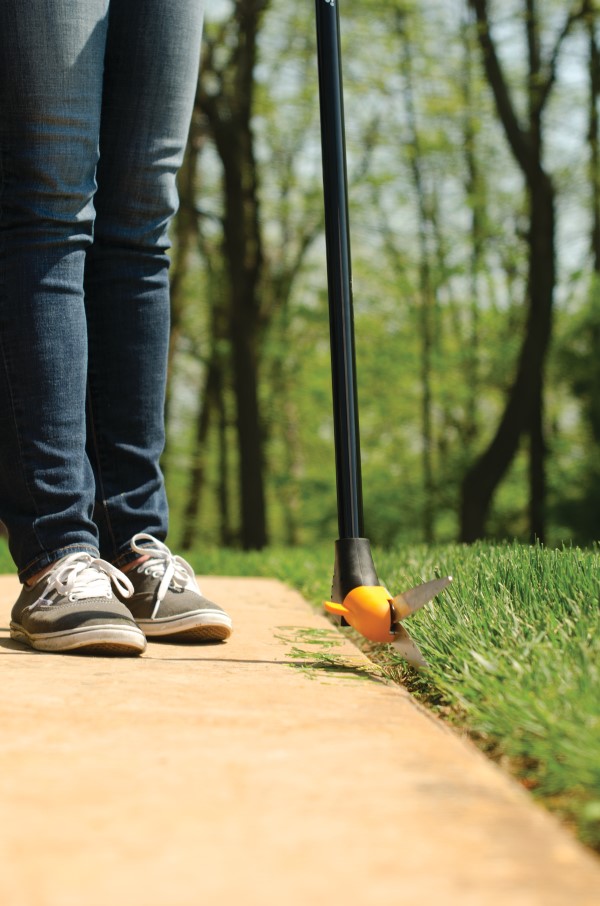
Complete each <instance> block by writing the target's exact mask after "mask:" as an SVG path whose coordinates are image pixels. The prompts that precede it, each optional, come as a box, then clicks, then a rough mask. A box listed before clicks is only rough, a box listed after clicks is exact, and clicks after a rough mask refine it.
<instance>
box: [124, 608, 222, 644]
mask: <svg viewBox="0 0 600 906" xmlns="http://www.w3.org/2000/svg"><path fill="white" fill-rule="evenodd" d="M136 623H137V625H138V626H139V627H140V629H141V630H142V632H143V633H144V635H145V636H146V638H153V639H160V638H169V639H171V640H172V641H177V640H178V639H181V640H183V641H190V642H192V641H194V642H224V641H225V639H228V638H229V636H230V635H231V632H232V629H233V626H232V622H231V620H230V618H229V617H228V616H227V614H225V613H222V612H220V611H215V610H213V611H210V610H208V611H207V610H202V611H197V612H196V613H194V612H192V613H186V614H183V615H179V616H174V617H159V618H158V619H155V620H136Z"/></svg>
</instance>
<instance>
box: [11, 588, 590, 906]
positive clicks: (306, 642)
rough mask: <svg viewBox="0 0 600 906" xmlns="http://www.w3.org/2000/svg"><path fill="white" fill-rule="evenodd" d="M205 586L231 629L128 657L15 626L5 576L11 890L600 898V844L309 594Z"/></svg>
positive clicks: (312, 897) (231, 897) (321, 900)
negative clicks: (408, 687)
mask: <svg viewBox="0 0 600 906" xmlns="http://www.w3.org/2000/svg"><path fill="white" fill-rule="evenodd" d="M203 586H204V590H205V591H206V593H207V594H209V595H210V596H212V597H214V599H216V600H218V601H221V602H223V603H224V604H226V605H227V607H228V609H229V610H230V611H231V613H232V614H233V616H234V619H235V624H236V632H235V634H234V635H233V636H232V638H231V639H230V641H229V642H228V643H226V644H217V645H206V646H203V647H198V646H191V645H187V646H185V645H167V644H157V643H154V644H152V645H149V647H148V651H147V653H146V654H145V655H144V656H143V657H142V658H140V659H117V658H96V657H83V656H74V655H71V656H61V655H47V654H39V653H36V652H31V651H28V650H25V649H24V648H22V647H21V646H19V645H17V644H16V643H12V642H11V641H10V639H9V634H8V623H9V612H10V604H11V601H12V600H13V597H14V596H15V593H16V588H17V586H16V582H15V580H14V579H9V578H4V579H0V689H1V690H2V695H1V700H0V903H1V904H2V906H199V904H202V906H213V904H214V906H217V904H218V906H229V904H232V906H233V904H235V906H238V904H239V906H271V904H283V906H296V904H298V906H300V904H302V906H315V904H316V906H320V904H337V903H343V904H344V906H371V904H377V906H378V904H382V906H383V904H385V906H397V904H401V903H421V904H426V906H428V904H441V906H448V904H451V906H454V904H457V906H458V904H460V906H487V904H498V906H500V904H502V906H506V904H509V903H510V904H511V906H534V904H535V906H537V904H539V906H554V904H557V906H558V904H560V906H563V904H565V906H567V904H568V906H574V904H590V906H591V904H596V906H597V904H598V903H600V862H599V861H598V860H596V859H595V858H594V857H593V856H591V855H590V854H588V853H587V852H586V851H585V850H584V849H583V848H581V847H579V846H578V845H577V844H576V843H575V842H573V841H572V840H571V838H570V837H569V836H568V835H567V833H566V832H564V831H563V830H561V829H560V828H559V827H558V825H556V824H555V822H554V821H553V820H552V819H551V818H550V817H549V816H547V815H546V814H545V813H543V812H542V811H541V810H540V809H538V808H537V807H535V806H534V805H532V804H531V802H530V801H529V799H528V798H527V796H526V795H525V794H524V793H523V792H522V791H521V790H520V789H519V788H518V787H517V785H516V784H513V783H512V782H511V781H509V780H507V779H506V778H505V777H504V776H502V775H501V774H500V772H499V771H498V770H497V769H496V768H495V767H494V766H493V765H490V764H489V763H488V762H487V761H486V760H485V759H484V758H483V756H481V755H480V754H479V753H478V752H477V751H476V750H475V749H474V748H473V747H472V746H471V745H470V744H468V743H467V742H466V741H464V740H461V739H460V738H458V736H456V735H455V734H453V733H451V732H450V731H448V730H447V729H445V728H444V727H443V726H442V725H441V724H440V723H439V722H438V721H436V720H434V719H433V718H431V717H429V716H428V715H426V714H425V713H424V712H423V711H422V710H421V709H420V708H419V707H418V706H417V705H415V703H414V702H413V700H412V699H411V698H410V696H409V695H408V694H406V693H405V692H404V691H403V690H401V689H399V688H398V687H396V686H391V685H388V684H387V683H385V682H382V681H381V679H380V678H378V677H377V674H376V671H375V670H374V669H373V668H372V667H371V666H370V664H369V662H368V661H367V660H366V659H365V658H364V657H363V656H362V655H361V654H359V653H358V652H357V650H356V649H355V648H354V647H353V646H352V645H350V644H349V643H348V642H346V641H342V639H341V636H340V635H339V634H338V633H337V631H336V630H335V629H333V628H332V627H331V624H330V623H329V622H327V621H326V620H325V619H324V618H323V617H321V616H320V615H317V614H315V613H314V612H313V611H312V610H311V608H310V607H309V606H308V605H307V604H306V603H305V602H304V601H303V600H302V599H301V598H300V596H299V595H297V594H296V593H295V592H293V591H291V590H290V589H288V588H286V587H285V586H284V585H282V584H280V583H278V582H276V581H271V580H263V579H210V580H208V579H207V580H205V581H204V583H203ZM319 639H321V640H325V641H333V642H337V641H342V644H341V645H340V646H338V647H335V646H334V647H332V648H331V649H326V648H324V646H323V645H315V644H313V643H314V642H315V641H318V640H319ZM294 649H296V651H295V652H294ZM302 651H305V652H317V655H316V656H315V655H312V654H311V655H308V656H307V655H304V654H302V653H301V652H302ZM327 652H329V653H330V654H331V655H332V657H333V658H334V663H333V665H332V663H331V662H329V663H328V662H326V661H323V660H322V658H323V654H326V653H327ZM319 653H320V656H319ZM294 655H295V657H296V662H297V664H298V666H293V658H294Z"/></svg>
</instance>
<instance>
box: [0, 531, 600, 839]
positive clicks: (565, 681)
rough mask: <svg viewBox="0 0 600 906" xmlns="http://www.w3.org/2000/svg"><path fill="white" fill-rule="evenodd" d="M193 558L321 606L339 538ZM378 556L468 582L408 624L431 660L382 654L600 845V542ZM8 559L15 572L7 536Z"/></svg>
mask: <svg viewBox="0 0 600 906" xmlns="http://www.w3.org/2000/svg"><path fill="white" fill-rule="evenodd" d="M189 559H190V560H191V562H192V563H193V564H194V566H195V568H196V569H197V571H198V572H200V573H205V574H206V573H213V574H221V575H262V576H274V577H277V578H280V579H282V580H283V581H285V582H288V583H289V584H290V585H292V586H294V587H295V588H297V589H299V591H301V592H302V594H303V595H304V596H305V597H306V598H307V600H308V601H310V602H311V603H312V604H314V605H315V606H321V602H322V601H323V599H324V598H326V597H327V596H328V594H329V587H330V582H331V570H332V562H333V544H331V545H323V546H322V547H321V548H318V549H317V548H314V549H313V548H311V549H304V548H300V549H273V548H269V549H268V550H266V551H264V552H262V553H240V552H235V551H223V550H205V551H203V552H199V553H193V554H191V555H190V556H189ZM374 559H375V563H376V565H377V569H378V572H379V576H380V579H381V581H382V582H384V583H385V584H386V585H387V587H388V588H389V590H390V591H391V592H392V593H394V594H395V593H397V592H399V591H402V590H405V589H406V588H409V587H410V586H412V585H415V584H417V583H418V582H421V581H425V580H427V579H429V578H432V577H434V576H436V575H438V576H439V575H445V574H446V573H450V574H452V575H453V576H454V577H455V581H454V583H453V585H452V586H451V587H450V589H448V590H447V591H445V592H444V593H443V594H442V595H441V596H440V597H439V599H437V600H436V601H435V602H434V603H433V604H430V605H428V606H427V607H426V608H424V609H423V610H422V611H420V612H419V613H418V614H417V615H416V616H414V617H413V618H412V619H410V620H409V621H408V623H407V626H408V628H409V631H410V632H411V635H412V636H413V637H414V639H415V640H416V641H417V642H418V644H419V646H420V647H421V649H422V650H423V653H424V654H425V656H426V658H427V660H428V662H429V665H430V666H429V668H428V669H427V670H426V671H424V672H422V673H419V674H417V673H416V672H414V671H413V670H411V669H410V668H408V667H406V666H405V665H404V663H403V662H402V661H401V660H400V659H399V658H398V657H397V656H395V655H393V654H391V653H390V649H388V648H386V647H384V646H373V645H369V644H368V643H364V647H365V648H366V650H367V651H368V653H369V654H370V656H371V657H373V659H374V660H376V661H377V662H378V663H380V664H382V665H383V666H384V668H385V670H386V672H388V673H389V674H390V675H391V676H392V677H393V678H394V679H396V680H397V681H399V682H402V683H404V684H405V685H407V686H408V687H409V688H410V690H411V691H412V692H413V694H415V695H416V696H417V697H418V698H419V699H420V700H421V701H422V702H423V703H424V704H426V705H427V706H428V707H430V708H432V709H433V710H435V711H436V712H437V713H439V714H441V715H442V716H443V717H444V718H445V719H447V720H449V721H451V722H452V723H454V724H455V725H457V726H458V727H460V728H461V729H462V730H464V731H467V732H468V733H469V734H470V735H471V736H472V738H473V739H474V740H475V741H476V742H477V743H478V745H480V746H481V747H482V748H483V749H484V751H486V752H487V753H488V754H490V755H491V756H492V757H494V758H495V759H497V760H498V761H499V762H500V763H501V764H503V766H504V767H505V768H506V769H508V770H510V771H511V772H513V773H514V774H515V775H516V776H517V777H518V778H519V779H520V780H521V781H522V783H523V784H524V785H525V786H526V787H527V788H528V789H529V790H531V792H532V793H533V795H534V796H536V797H537V798H538V799H540V800H541V801H542V802H544V803H545V804H546V805H547V806H549V807H550V808H551V809H552V810H554V811H556V812H557V813H558V814H560V816H561V817H562V818H563V820H565V821H566V822H567V823H568V824H570V825H571V826H573V828H574V829H575V830H576V832H577V834H578V835H579V837H580V838H581V839H582V840H583V841H584V842H586V843H587V844H589V845H590V846H592V847H594V848H596V849H599V850H600V633H599V629H600V607H599V604H600V600H599V598H600V551H599V550H598V548H596V549H594V550H580V549H577V548H573V549H563V550H545V549H542V548H539V547H527V546H524V545H518V544H506V545H489V544H483V543H481V544H477V545H473V546H472V547H463V546H459V545H446V546H443V547H442V546H440V547H425V546H412V547H407V548H401V549H398V550H395V551H393V552H391V551H377V550H376V551H374ZM0 569H4V570H10V569H11V566H10V559H9V558H8V555H7V554H6V551H5V548H3V547H2V546H1V545H0ZM347 631H349V632H352V631H351V630H347ZM353 638H355V639H356V640H357V641H359V642H361V644H362V640H361V639H360V637H358V636H356V634H354V633H353Z"/></svg>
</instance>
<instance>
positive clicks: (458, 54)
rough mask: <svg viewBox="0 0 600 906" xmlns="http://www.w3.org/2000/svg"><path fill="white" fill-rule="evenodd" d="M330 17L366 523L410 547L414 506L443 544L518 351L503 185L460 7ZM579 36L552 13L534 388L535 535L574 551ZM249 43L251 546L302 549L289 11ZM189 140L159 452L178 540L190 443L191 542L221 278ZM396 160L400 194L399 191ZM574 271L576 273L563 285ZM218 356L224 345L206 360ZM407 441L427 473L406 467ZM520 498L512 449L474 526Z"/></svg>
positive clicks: (210, 169) (547, 35)
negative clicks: (199, 422)
mask: <svg viewBox="0 0 600 906" xmlns="http://www.w3.org/2000/svg"><path fill="white" fill-rule="evenodd" d="M523 9H524V7H523V4H521V3H513V4H511V13H510V14H508V13H507V15H506V17H505V18H503V20H502V27H501V28H498V29H497V32H495V34H496V37H497V38H498V46H499V52H500V55H501V57H502V61H503V63H504V64H505V68H506V70H507V73H508V78H509V83H510V86H511V89H512V90H513V92H514V98H515V103H516V106H517V110H518V111H521V112H523V113H524V112H525V111H526V105H527V98H526V97H525V92H524V88H523V85H524V84H525V83H524V81H523V72H524V69H525V68H526V55H525V54H524V46H523V43H522V39H523V34H524V32H523V22H522V14H523ZM496 13H497V15H498V16H499V17H500V13H499V12H498V10H496ZM563 13H564V11H563V12H562V13H561V10H560V9H559V6H557V5H556V4H547V5H546V4H539V9H538V14H539V16H540V17H541V25H542V28H541V33H542V41H543V46H544V51H545V52H547V51H548V49H549V48H550V47H552V46H553V42H554V41H555V40H556V39H557V36H558V33H559V31H560V25H561V22H562V18H561V16H562V15H563ZM208 15H209V19H208V23H207V34H208V35H209V37H211V38H212V39H213V40H215V39H216V40H217V42H218V37H217V36H218V35H219V30H220V28H221V24H222V20H223V19H225V18H227V16H228V15H229V7H228V6H227V5H225V6H223V5H217V6H215V7H214V8H212V9H211V10H209V13H208ZM341 15H342V23H341V24H342V42H343V53H344V87H345V108H346V132H347V150H348V166H349V201H350V208H351V212H350V214H351V216H350V220H351V228H352V246H353V287H354V301H355V312H356V338H357V360H358V362H357V364H358V392H359V402H360V419H361V433H362V455H363V479H364V499H365V520H366V525H367V531H368V534H369V535H370V537H371V538H372V539H373V540H374V541H375V542H376V543H377V544H380V545H382V546H390V545H394V544H397V543H399V542H408V541H419V540H421V539H422V538H423V537H424V533H425V520H424V513H425V512H426V510H431V511H432V512H433V523H434V524H433V535H434V537H435V539H436V540H438V541H448V540H452V539H454V538H456V537H457V535H458V529H459V526H458V512H459V500H460V487H461V481H462V479H463V477H464V475H465V472H466V470H467V468H468V467H469V465H470V464H471V463H472V462H473V460H474V458H475V457H477V456H478V455H479V454H480V453H481V452H482V451H483V450H484V449H485V447H486V446H487V445H488V443H489V441H490V439H491V438H492V437H493V434H494V432H495V430H496V427H497V424H498V419H499V417H500V414H501V412H502V410H503V406H504V402H505V399H506V393H507V389H508V388H509V387H510V385H511V382H512V380H513V378H514V374H515V368H516V362H517V357H518V354H519V350H520V347H521V342H522V335H523V328H524V315H525V301H526V293H527V285H526V274H527V259H526V254H527V243H526V241H525V233H526V229H527V222H526V217H525V214H524V212H525V210H526V196H525V192H524V187H523V181H522V177H521V175H520V173H519V172H518V170H517V168H516V166H515V164H514V162H513V160H512V157H511V154H510V151H509V149H508V147H507V144H506V141H505V138H504V135H503V131H502V129H501V128H500V126H499V123H498V120H497V116H496V112H495V109H494V104H493V101H492V97H491V93H490V91H489V89H488V87H487V85H486V81H485V78H484V75H483V70H482V66H481V55H480V50H479V48H478V46H477V41H476V35H475V31H474V30H473V28H472V21H471V20H470V19H469V16H468V13H467V4H466V3H465V2H463V0H452V2H442V0H428V2H427V3H424V4H416V3H412V2H411V3H408V4H406V3H405V4H401V5H400V4H398V3H397V2H395V0H369V2H368V3H367V5H366V7H361V8H360V9H358V8H356V9H355V8H353V7H352V5H351V4H344V5H343V8H342V9H341ZM227 27H228V28H231V27H232V25H231V22H228V26H227ZM582 40H583V39H582V31H581V28H579V30H578V27H575V28H574V30H573V33H572V36H571V37H569V39H568V40H567V41H565V43H564V45H563V47H562V49H561V55H560V62H561V66H560V67H559V69H558V70H557V79H556V83H555V85H554V86H553V89H552V98H551V105H550V107H549V114H548V116H547V122H546V126H545V129H546V134H545V145H546V147H547V157H548V166H549V170H550V171H551V172H552V174H553V177H554V179H555V181H556V184H557V189H558V221H559V230H558V232H557V248H558V259H559V261H558V263H559V284H558V286H557V293H556V297H557V315H556V319H555V323H556V341H555V344H554V346H553V347H552V349H551V353H550V360H549V363H548V381H547V393H546V400H545V406H546V413H545V422H546V425H545V427H546V434H547V443H548V458H547V479H548V488H549V499H548V526H547V540H548V542H549V543H550V544H557V543H561V542H562V541H564V540H568V539H573V540H574V541H576V542H577V543H581V544H588V543H590V542H592V541H593V540H594V539H598V537H599V534H598V532H599V528H598V513H600V496H599V495H600V490H599V488H600V477H599V474H598V465H597V459H598V457H597V452H596V447H597V437H596V435H595V434H594V430H593V423H594V419H595V418H596V416H597V412H596V409H597V405H598V400H599V399H600V393H598V392H596V390H595V389H594V388H597V374H596V372H597V367H598V361H600V358H599V357H598V355H597V346H598V344H597V341H596V340H595V338H596V337H597V323H598V318H597V302H596V303H594V302H593V299H591V298H590V292H589V290H588V286H589V282H590V269H591V268H590V262H589V259H588V254H587V248H588V240H587V232H588V231H589V217H588V207H589V174H588V172H587V156H588V149H587V147H586V133H585V128H584V126H585V124H584V123H583V116H582V111H584V110H585V104H586V102H587V98H586V92H587V81H586V80H587V73H586V65H587V61H586V49H585V46H584V44H583V43H582ZM441 43H443V48H444V52H443V53H440V45H441ZM258 44H259V55H258V61H257V66H256V70H255V78H256V83H257V90H256V102H255V109H254V116H253V138H254V145H255V149H254V150H255V154H256V159H257V161H258V165H259V173H258V175H259V194H260V222H261V230H262V238H263V244H264V254H265V261H264V278H263V285H262V287H261V300H262V305H263V307H264V311H265V324H267V323H268V328H265V330H264V331H263V333H262V334H261V336H260V350H259V357H258V358H259V377H260V401H261V406H262V419H263V424H262V425H261V428H262V431H263V436H264V438H265V448H264V452H265V461H266V482H267V503H268V523H269V530H270V538H271V541H272V542H274V543H278V544H281V543H291V542H293V543H303V544H310V543H313V542H318V541H319V540H321V539H327V538H331V537H332V536H333V535H335V533H336V513H335V476H334V454H333V434H332V420H331V392H330V373H329V340H328V314H327V299H326V267H325V253H324V246H323V240H322V225H321V221H322V216H323V213H322V201H321V161H320V144H319V122H318V104H317V76H316V60H315V35H314V22H313V10H312V8H311V7H310V5H309V6H299V7H295V6H290V5H289V4H285V3H283V2H282V0H273V2H271V3H270V4H269V7H268V10H267V12H266V14H265V17H264V19H263V21H262V28H261V32H260V35H259V41H258ZM223 53H224V51H223ZM565 73H568V75H569V78H568V79H567V78H565ZM409 76H410V91H408V87H409V84H408V83H409ZM209 87H210V89H211V90H213V89H214V90H217V88H218V86H216V85H214V86H213V85H211V86H209ZM409 110H410V114H411V115H410V118H409ZM409 121H410V124H411V128H410V129H409V128H408V126H409ZM567 133H568V136H569V140H568V141H566V139H565V136H566V134H567ZM196 141H197V142H198V143H199V145H200V146H201V153H200V154H199V158H198V171H199V178H198V197H197V199H194V200H193V201H194V204H195V207H196V208H197V209H199V210H200V224H201V231H202V237H203V242H202V243H201V245H202V248H201V250H200V255H199V257H198V258H197V260H195V261H194V271H193V275H192V279H190V280H188V281H187V283H186V293H187V295H186V297H185V306H184V308H185V311H184V318H183V333H184V335H183V337H182V340H181V342H180V343H179V344H178V348H177V352H176V357H175V368H174V376H173V382H172V387H173V392H172V398H171V411H170V420H169V451H168V458H167V466H168V481H169V494H170V499H171V505H172V520H173V526H174V534H175V536H176V537H178V536H179V530H180V524H181V519H182V512H183V510H184V508H185V506H186V503H187V500H188V497H189V486H190V479H189V471H190V467H191V465H192V463H193V462H194V461H195V460H196V459H197V457H198V456H202V457H203V458H204V461H205V463H206V479H205V486H204V488H203V492H202V498H201V505H200V515H199V518H198V538H199V539H200V540H202V542H203V543H207V544H212V543H214V542H215V540H217V539H218V538H219V531H220V528H219V526H220V523H221V521H222V520H221V514H220V511H219V508H220V503H219V490H220V489H219V483H218V472H219V468H220V467H221V465H222V448H220V447H219V443H218V438H217V433H216V432H217V429H216V427H215V425H214V424H213V427H212V428H211V430H210V432H209V437H208V440H207V443H206V445H205V448H204V449H203V450H202V451H198V450H197V449H196V441H195V426H194V420H195V418H196V413H197V411H198V408H199V405H200V402H201V400H199V398H198V397H199V393H200V388H201V386H202V380H203V376H204V367H205V363H206V361H207V359H208V357H209V355H210V345H211V335H210V330H209V326H208V325H209V322H210V311H211V307H212V306H215V305H216V304H217V302H216V301H215V300H217V301H218V298H219V294H220V291H222V284H223V281H224V280H225V274H224V272H223V268H222V265H221V263H220V256H221V239H222V229H221V221H220V217H221V214H222V211H223V205H222V188H223V187H222V172H221V169H220V165H219V162H218V157H217V155H216V154H215V152H214V148H213V147H212V145H211V141H210V137H209V136H206V135H203V134H201V133H200V135H199V136H196ZM415 161H417V162H418V166H419V172H420V176H421V184H420V187H417V186H416V185H415V179H414V169H413V165H414V163H415ZM419 192H420V194H419ZM420 228H422V230H423V231H424V241H423V242H422V243H420V241H419V232H420ZM424 267H426V268H427V273H428V280H427V281H425V284H426V288H427V287H428V291H429V292H430V294H431V298H429V299H428V300H426V299H425V289H424V280H423V268H424ZM209 273H210V278H209V277H208V276H207V274H209ZM573 274H575V275H577V274H580V277H579V279H575V278H574V277H573V276H571V275H573ZM220 287H221V289H220ZM426 301H427V304H429V305H430V308H431V310H430V312H429V317H430V322H429V323H430V327H431V329H432V348H431V350H430V368H429V376H428V377H429V381H430V389H431V406H430V413H429V415H430V421H431V438H430V439H429V440H428V441H426V439H425V437H424V428H423V415H422V405H423V396H424V386H423V384H424V377H423V357H424V350H423V336H422V331H423V323H424V322H423V308H424V304H425V302H426ZM594 305H595V307H594ZM594 325H596V327H594ZM595 350H596V352H595ZM228 354H229V350H228V349H226V350H224V357H225V358H226V357H227V355H228ZM224 393H225V397H226V399H225V403H226V405H225V408H226V414H227V422H228V423H227V430H226V437H227V450H228V451H229V460H228V464H227V472H228V490H229V496H230V510H231V519H230V522H231V536H232V541H233V543H235V541H236V536H237V531H238V526H237V523H238V515H237V500H238V497H239V494H238V477H237V472H236V468H237V438H236V433H235V419H236V415H235V407H234V404H233V391H232V387H231V379H230V380H229V385H228V386H227V387H226V388H225V391H224ZM596 420H597V418H596ZM214 421H215V420H213V422H214ZM426 442H427V443H428V444H429V445H430V447H429V454H430V459H431V464H432V471H433V481H432V484H431V487H426V484H425V480H424V464H423V449H424V445H425V443H426ZM528 494H529V489H528V448H527V445H526V443H524V444H523V445H522V447H521V449H520V451H519V453H518V455H517V457H516V459H515V461H514V462H513V464H512V466H511V468H510V469H509V471H508V473H507V475H506V476H505V478H504V480H503V483H502V485H501V487H500V489H499V492H498V493H497V494H496V497H495V499H494V501H493V506H492V510H491V513H490V516H489V520H488V525H487V531H488V534H489V536H490V537H493V538H502V537H509V538H519V539H526V538H528V535H529V526H528V523H527V518H528V517H527V513H528V509H527V504H528Z"/></svg>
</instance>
